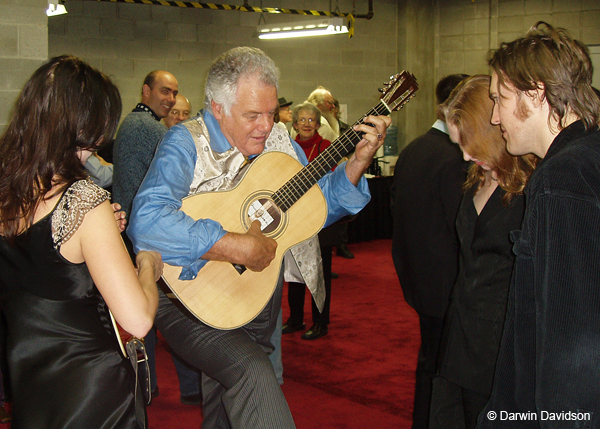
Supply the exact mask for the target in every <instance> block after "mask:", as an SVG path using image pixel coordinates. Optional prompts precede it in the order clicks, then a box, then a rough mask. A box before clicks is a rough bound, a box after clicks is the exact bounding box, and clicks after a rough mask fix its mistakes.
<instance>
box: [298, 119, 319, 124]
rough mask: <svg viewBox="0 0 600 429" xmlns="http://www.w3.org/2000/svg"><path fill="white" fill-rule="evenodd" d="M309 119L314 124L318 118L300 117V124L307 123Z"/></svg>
mask: <svg viewBox="0 0 600 429" xmlns="http://www.w3.org/2000/svg"><path fill="white" fill-rule="evenodd" d="M307 121H308V123H309V124H312V123H313V122H316V121H317V120H316V119H314V118H298V123H299V124H305V123H306V122H307Z"/></svg>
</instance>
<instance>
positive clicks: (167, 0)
mask: <svg viewBox="0 0 600 429" xmlns="http://www.w3.org/2000/svg"><path fill="white" fill-rule="evenodd" d="M98 1H109V2H113V3H140V4H156V5H161V6H175V7H191V8H196V9H212V10H239V11H241V12H258V13H286V14H290V15H307V16H334V17H346V16H348V15H349V14H347V13H341V12H325V11H320V10H303V9H280V8H278V7H253V6H250V5H248V4H246V3H244V4H243V5H242V6H237V5H230V4H211V3H198V2H195V1H176V0H98Z"/></svg>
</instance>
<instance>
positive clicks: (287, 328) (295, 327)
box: [281, 321, 306, 334]
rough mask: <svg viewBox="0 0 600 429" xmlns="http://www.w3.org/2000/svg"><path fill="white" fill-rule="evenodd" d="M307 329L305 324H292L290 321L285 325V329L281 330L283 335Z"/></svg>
mask: <svg viewBox="0 0 600 429" xmlns="http://www.w3.org/2000/svg"><path fill="white" fill-rule="evenodd" d="M305 327H306V325H305V324H304V323H298V324H292V323H290V322H289V321H287V322H286V323H285V325H283V327H282V328H281V333H282V334H291V333H292V332H296V331H299V330H301V329H304V328H305Z"/></svg>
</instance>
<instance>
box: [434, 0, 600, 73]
mask: <svg viewBox="0 0 600 429" xmlns="http://www.w3.org/2000/svg"><path fill="white" fill-rule="evenodd" d="M438 13H439V16H440V21H439V31H440V46H439V59H440V66H439V71H438V74H437V75H438V77H442V76H445V75H447V74H450V73H458V72H464V73H468V74H474V73H488V67H487V63H486V59H487V55H488V52H489V50H490V49H496V48H497V47H498V46H499V44H500V43H501V42H508V41H511V40H514V39H515V38H517V37H519V36H521V35H522V34H523V33H525V32H526V31H527V30H528V29H529V28H530V27H531V26H532V25H534V24H535V23H536V22H537V21H540V20H541V21H546V22H548V23H550V24H552V25H553V26H555V27H563V28H566V29H567V30H569V32H570V33H571V35H572V36H573V37H575V38H576V39H579V40H581V41H582V42H583V43H585V44H587V45H598V44H600V2H598V1H597V0H489V1H480V0H476V1H472V0H439V10H438Z"/></svg>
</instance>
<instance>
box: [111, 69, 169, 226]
mask: <svg viewBox="0 0 600 429" xmlns="http://www.w3.org/2000/svg"><path fill="white" fill-rule="evenodd" d="M177 93H178V83H177V79H175V76H173V75H172V74H171V73H169V72H166V71H162V70H155V71H153V72H150V73H149V74H148V76H146V78H145V79H144V84H143V85H142V101H141V103H138V104H137V106H135V109H133V111H132V112H131V113H130V114H129V115H127V116H126V117H125V119H123V122H122V123H121V126H120V127H119V131H117V137H116V139H115V146H114V149H113V163H114V177H113V202H115V203H119V204H121V208H122V209H123V210H124V211H125V213H126V214H127V217H129V214H130V213H131V203H132V202H133V197H135V194H136V193H137V190H138V188H139V187H140V184H141V183H142V180H144V176H145V175H146V171H148V167H149V166H150V162H151V161H152V158H153V157H154V152H155V150H156V146H157V145H158V142H160V140H161V139H162V138H163V136H164V135H165V133H166V132H167V127H166V126H165V125H163V124H162V123H161V122H160V120H161V119H163V118H165V117H167V115H168V114H169V112H170V110H171V108H172V107H173V105H175V101H176V98H177Z"/></svg>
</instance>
